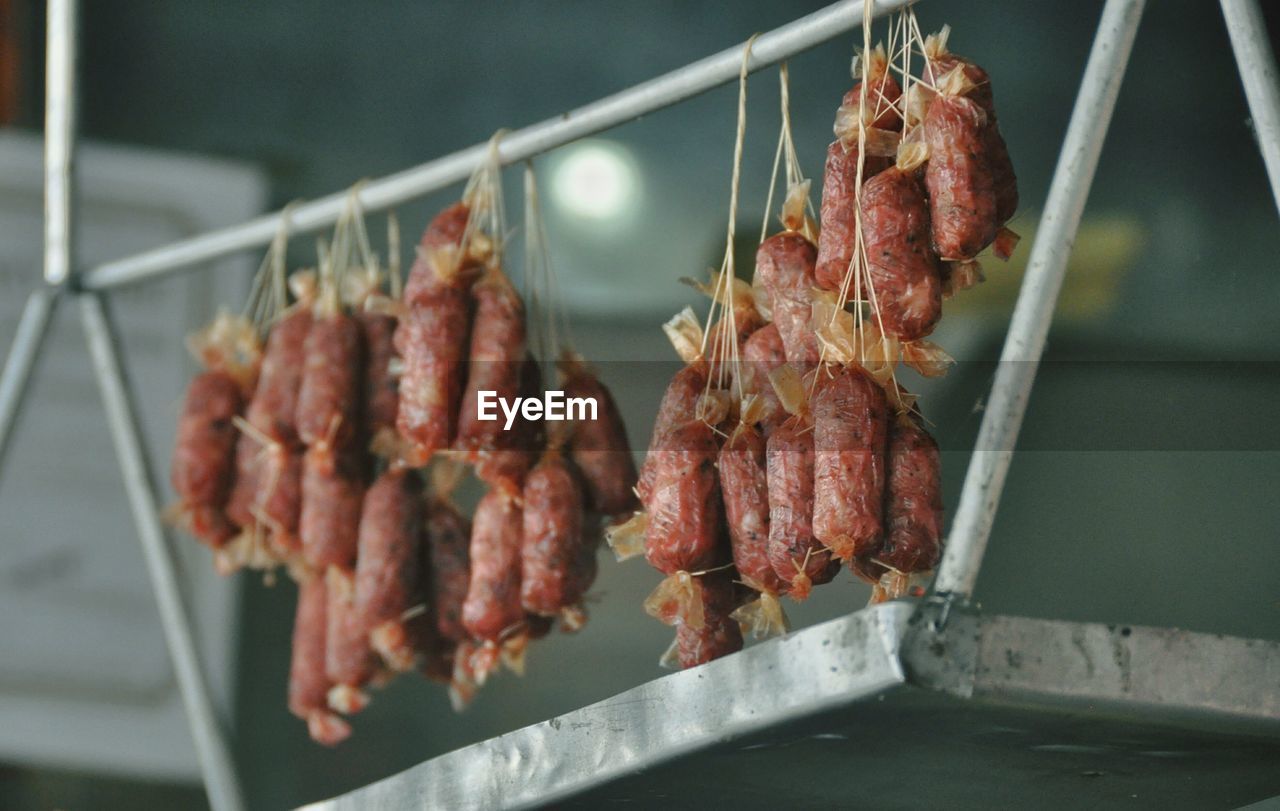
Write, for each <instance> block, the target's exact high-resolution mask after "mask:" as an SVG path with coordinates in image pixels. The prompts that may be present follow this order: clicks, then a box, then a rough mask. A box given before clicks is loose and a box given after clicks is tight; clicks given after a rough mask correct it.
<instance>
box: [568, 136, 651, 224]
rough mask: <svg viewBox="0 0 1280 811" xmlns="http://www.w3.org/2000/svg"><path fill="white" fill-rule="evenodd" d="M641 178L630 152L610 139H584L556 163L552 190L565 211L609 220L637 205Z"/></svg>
mask: <svg viewBox="0 0 1280 811" xmlns="http://www.w3.org/2000/svg"><path fill="white" fill-rule="evenodd" d="M638 185H639V178H638V174H637V172H636V169H635V162H634V160H633V158H632V156H631V153H630V152H629V151H628V150H627V149H626V148H625V147H623V146H621V145H619V144H616V143H613V142H610V141H584V142H581V143H579V144H576V145H575V146H573V147H571V148H570V149H568V150H566V154H565V155H564V157H562V158H561V159H560V161H559V162H558V163H557V164H556V166H555V169H554V174H553V176H552V179H551V192H552V195H553V196H554V198H555V201H556V203H558V204H559V205H560V206H561V207H562V208H564V209H565V211H567V212H569V213H571V214H574V215H576V216H580V217H590V218H591V219H595V220H608V219H614V218H617V217H619V216H620V215H621V214H623V213H625V212H626V211H628V210H629V209H630V208H631V207H633V206H634V205H635V202H636V198H637V196H638Z"/></svg>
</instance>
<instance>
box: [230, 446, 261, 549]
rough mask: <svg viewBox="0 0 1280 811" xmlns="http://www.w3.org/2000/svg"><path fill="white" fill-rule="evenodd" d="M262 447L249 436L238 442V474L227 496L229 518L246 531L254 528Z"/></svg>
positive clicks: (236, 461) (236, 462)
mask: <svg viewBox="0 0 1280 811" xmlns="http://www.w3.org/2000/svg"><path fill="white" fill-rule="evenodd" d="M263 457H264V453H263V451H262V446H261V445H259V444H258V441H257V440H256V439H254V438H253V437H252V436H250V435H249V434H244V433H242V434H240V437H239V438H238V439H237V440H236V460H235V464H236V474H235V479H234V481H233V482H232V484H231V494H230V495H229V496H227V518H229V519H231V523H233V524H235V525H236V526H238V527H240V528H242V529H245V528H248V527H251V526H253V523H254V520H255V517H254V514H253V510H254V506H255V505H256V504H257V501H258V478H259V476H260V475H261V473H260V471H261V469H262V465H263Z"/></svg>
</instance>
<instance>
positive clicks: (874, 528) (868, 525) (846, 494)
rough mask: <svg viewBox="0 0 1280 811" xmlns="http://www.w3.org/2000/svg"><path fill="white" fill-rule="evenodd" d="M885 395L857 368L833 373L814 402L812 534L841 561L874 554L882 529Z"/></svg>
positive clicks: (887, 416)
mask: <svg viewBox="0 0 1280 811" xmlns="http://www.w3.org/2000/svg"><path fill="white" fill-rule="evenodd" d="M888 419H889V406H888V400H887V398H886V397H885V393H884V389H882V388H881V387H880V386H879V385H877V384H876V382H875V381H874V380H873V379H872V378H871V376H870V375H868V374H867V373H866V372H864V371H863V370H862V368H861V367H859V366H856V365H851V366H846V367H843V368H838V369H834V370H832V372H831V375H830V376H829V377H825V378H823V379H821V383H820V385H819V386H818V389H817V391H816V392H815V394H814V398H813V420H814V430H813V441H814V456H813V465H814V476H813V534H814V536H815V537H816V538H817V539H818V540H819V541H820V542H822V543H823V544H825V545H826V546H827V547H828V548H829V549H830V550H831V551H832V553H833V554H834V555H835V556H836V557H837V558H840V559H841V560H843V561H850V560H852V559H853V558H855V557H858V556H860V555H864V554H866V553H868V552H871V551H874V550H875V549H876V548H877V547H878V546H879V544H880V541H881V538H882V531H883V529H884V524H883V520H882V518H883V517H882V503H883V498H884V486H885V443H886V436H887V434H888V426H889V422H888Z"/></svg>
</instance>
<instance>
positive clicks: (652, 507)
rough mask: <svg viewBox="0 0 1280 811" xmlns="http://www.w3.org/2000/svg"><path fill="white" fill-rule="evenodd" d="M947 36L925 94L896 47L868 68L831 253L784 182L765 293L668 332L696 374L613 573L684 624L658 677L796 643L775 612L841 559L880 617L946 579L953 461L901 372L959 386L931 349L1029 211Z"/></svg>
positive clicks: (848, 125)
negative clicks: (637, 571)
mask: <svg viewBox="0 0 1280 811" xmlns="http://www.w3.org/2000/svg"><path fill="white" fill-rule="evenodd" d="M904 19H905V18H904ZM947 36H948V32H947V30H946V29H944V30H943V32H942V33H941V34H939V35H935V36H933V37H930V38H929V39H928V41H927V45H926V47H924V50H925V52H926V54H927V56H928V61H927V64H926V66H925V69H924V76H923V77H921V78H916V77H912V76H909V75H908V74H906V72H905V71H903V70H898V74H897V75H896V76H895V72H894V70H895V68H894V66H891V65H890V64H889V60H888V58H887V57H886V55H885V53H884V51H883V49H876V50H874V51H870V52H868V53H867V54H865V55H864V57H863V58H862V59H861V60H860V62H859V65H860V71H859V72H860V74H861V75H860V77H859V79H860V80H859V82H858V83H857V84H856V85H855V86H854V88H853V89H852V90H850V91H849V92H848V93H847V94H846V95H845V97H844V99H843V104H842V106H841V108H840V111H839V114H838V115H837V121H836V132H837V135H838V136H840V137H839V138H838V140H837V141H835V142H834V143H832V144H831V145H830V147H829V148H828V150H827V163H826V167H825V179H824V187H823V195H822V205H821V230H820V232H819V233H818V234H817V237H816V240H815V239H814V232H815V230H816V229H815V228H814V227H813V224H812V223H811V222H810V221H808V219H807V218H806V217H805V216H804V211H805V209H806V205H805V204H804V202H803V198H804V197H805V196H806V195H807V188H808V186H807V181H804V182H798V181H799V175H798V172H796V173H793V172H792V171H791V170H790V167H789V172H788V174H789V177H791V179H792V189H791V191H790V192H789V194H788V201H787V204H786V205H785V206H784V208H783V224H784V229H783V231H782V232H780V233H777V234H775V235H773V236H771V237H769V238H768V239H765V240H764V241H763V242H762V244H761V245H760V248H759V250H758V252H757V254H756V270H755V280H754V284H753V285H752V286H751V288H750V289H749V290H746V291H742V290H741V289H740V288H744V287H745V285H742V284H741V283H740V282H734V283H732V284H727V283H721V284H720V285H718V286H717V290H718V291H724V297H723V298H716V299H714V300H713V312H714V311H715V308H716V306H717V305H719V306H720V308H721V311H722V312H723V313H724V314H723V315H722V317H721V318H720V320H719V321H718V322H716V323H715V324H714V325H713V326H711V327H710V328H709V329H710V330H712V331H713V332H712V334H710V335H707V336H705V338H704V336H703V335H702V334H701V332H700V330H699V327H698V323H697V320H696V318H694V317H693V316H692V313H686V314H682V315H681V316H678V317H677V318H676V319H673V321H672V322H670V323H669V324H668V325H667V328H666V329H667V332H668V335H669V336H670V337H671V338H672V342H673V344H674V345H675V346H676V349H677V352H678V353H679V354H680V355H681V356H682V358H683V359H684V360H685V362H686V365H685V366H684V368H682V369H681V370H680V371H679V372H678V373H677V374H676V375H675V377H674V378H673V379H672V381H671V383H670V385H669V386H668V387H667V391H666V394H665V395H664V396H663V399H662V402H661V404H660V405H659V408H658V413H657V419H656V424H655V427H654V433H653V436H652V438H651V441H650V444H649V452H648V456H647V457H646V460H645V464H644V467H643V468H642V471H641V475H640V482H639V487H638V492H639V495H640V499H641V507H642V511H640V512H637V513H636V514H635V515H634V516H633V517H632V518H631V519H630V520H628V521H626V522H625V523H622V524H619V525H615V526H614V527H612V528H611V529H610V531H609V539H610V543H611V545H612V546H613V547H614V550H615V552H616V553H617V554H618V555H619V557H620V558H625V557H629V556H632V555H637V554H639V553H640V551H641V550H643V552H644V554H645V557H646V558H647V559H648V561H649V563H650V564H651V565H653V566H654V567H655V568H657V569H658V570H659V571H660V572H661V573H662V574H663V575H664V576H665V579H664V580H663V582H662V583H661V584H660V585H659V586H658V587H657V589H655V591H654V592H653V594H652V595H651V596H650V598H649V600H648V601H647V602H646V610H647V611H648V612H649V613H650V614H652V615H654V616H655V617H657V618H658V619H660V620H662V621H663V622H666V623H668V624H672V625H674V626H675V627H676V634H677V640H676V643H675V644H674V645H673V647H672V650H671V651H669V653H668V656H666V657H664V662H667V663H671V664H678V665H680V666H682V667H689V666H693V665H696V664H701V663H702V662H704V661H707V660H709V659H711V658H715V657H716V656H722V655H725V654H727V653H731V652H733V651H735V650H737V649H738V648H740V647H741V646H742V640H743V636H742V633H743V632H747V633H750V634H753V635H755V636H767V635H771V634H776V633H780V632H784V631H785V630H786V627H787V626H786V619H785V617H784V616H783V613H782V607H781V603H780V598H781V597H783V596H786V597H789V598H790V599H792V600H797V601H800V600H804V599H806V598H807V597H808V596H809V594H810V592H811V590H812V588H813V587H814V586H817V585H821V584H824V583H827V582H830V581H831V580H832V579H833V578H834V577H835V575H836V574H837V572H838V571H839V568H840V565H841V564H842V563H843V564H844V565H846V566H847V567H848V568H849V569H850V570H852V571H853V572H854V574H855V575H856V576H858V577H860V578H862V579H864V580H866V581H868V582H870V583H872V584H874V589H873V596H872V599H873V601H880V600H884V599H891V598H895V597H899V596H902V595H904V594H907V593H909V592H910V591H911V590H912V589H913V587H914V586H915V585H916V583H917V581H919V580H920V578H921V577H923V576H924V575H926V574H927V573H928V572H929V571H930V570H931V569H932V568H933V566H934V565H935V564H936V563H937V560H938V558H939V555H940V553H941V546H942V498H941V470H940V457H939V453H938V447H937V444H936V443H935V442H934V440H933V438H932V437H931V436H930V435H929V433H928V431H927V430H926V428H925V426H924V421H923V419H922V417H921V416H920V414H919V411H918V409H917V407H916V402H915V398H914V396H912V395H911V394H910V393H909V392H907V391H906V390H905V389H904V388H902V387H901V386H900V385H899V384H898V382H897V375H896V369H897V364H898V363H899V362H904V363H906V364H907V365H908V366H910V367H912V368H914V369H915V370H916V371H918V372H920V373H922V374H925V375H929V376H932V375H937V374H941V373H942V372H943V371H945V368H946V366H947V364H948V363H949V362H950V358H949V357H948V356H947V355H946V353H945V352H943V351H942V350H941V349H940V348H939V347H937V346H936V345H934V344H932V343H931V342H929V341H928V340H926V336H928V335H929V334H930V333H931V332H932V331H933V329H934V327H935V325H936V324H937V323H938V321H939V319H940V318H941V315H942V300H943V298H944V294H949V293H950V292H951V291H952V290H954V289H959V288H963V287H966V286H968V285H969V284H971V283H973V282H975V281H976V280H977V279H978V277H979V271H978V266H977V263H976V260H975V257H976V256H977V254H978V253H979V252H980V251H982V250H984V249H985V248H986V247H988V246H989V245H992V244H993V243H994V246H995V252H996V254H997V256H999V257H1001V258H1007V256H1008V254H1009V252H1010V251H1011V250H1012V247H1013V245H1014V244H1015V242H1016V235H1013V234H1012V232H1010V231H1008V229H1006V228H1005V227H1004V223H1005V222H1006V221H1007V219H1008V218H1009V217H1010V216H1011V215H1012V213H1013V211H1014V209H1015V208H1016V205H1017V186H1016V180H1015V179H1014V175H1013V170H1012V166H1011V164H1010V163H1009V157H1008V151H1007V149H1006V148H1005V145H1004V141H1003V138H1002V137H1001V136H1000V133H999V130H998V128H997V126H996V124H995V111H994V106H993V102H992V96H991V89H990V81H989V79H988V77H987V75H986V73H985V72H984V71H982V69H981V68H979V67H978V66H977V65H975V64H974V63H972V62H970V61H968V60H966V59H963V58H961V57H958V56H955V55H954V54H951V53H950V52H949V51H948V50H947V47H946V42H947ZM783 78H784V99H785V74H784V77H783ZM903 86H906V87H908V88H909V89H908V92H907V93H905V94H904V92H903V89H902V88H903ZM784 104H785V102H784ZM784 120H785V115H784ZM784 127H785V125H784ZM784 132H785V136H787V137H789V131H784ZM788 145H789V140H788ZM780 150H781V147H780ZM895 155H896V161H895V160H894V156H895ZM789 162H790V158H789ZM815 241H816V244H815ZM722 273H723V272H722ZM725 278H728V276H725ZM730 288H732V289H733V290H734V291H735V292H733V293H729V292H728V291H729V289H730ZM710 320H711V318H710V317H709V318H708V321H710ZM726 348H732V349H731V350H730V349H726ZM739 348H740V349H739ZM735 585H736V588H735Z"/></svg>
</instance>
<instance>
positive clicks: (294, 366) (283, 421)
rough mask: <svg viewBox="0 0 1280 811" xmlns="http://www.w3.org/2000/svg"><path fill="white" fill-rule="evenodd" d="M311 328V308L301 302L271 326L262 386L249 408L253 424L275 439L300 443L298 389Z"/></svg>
mask: <svg viewBox="0 0 1280 811" xmlns="http://www.w3.org/2000/svg"><path fill="white" fill-rule="evenodd" d="M310 331H311V311H310V310H309V309H308V308H306V307H304V306H302V305H299V306H298V307H297V309H294V310H292V311H291V312H289V313H288V314H286V315H285V316H284V317H283V318H281V319H280V320H279V321H277V322H276V323H275V325H274V326H273V327H272V328H271V335H270V337H268V338H267V349H266V352H265V353H264V354H263V356H262V370H261V371H260V372H259V373H258V387H257V388H256V389H254V392H253V399H252V400H251V401H250V402H249V408H248V410H247V411H246V412H245V418H246V419H247V420H248V421H249V424H250V425H252V426H253V427H254V428H257V429H258V430H259V431H261V432H262V433H264V434H265V435H266V436H268V437H270V438H271V439H272V440H273V441H275V442H280V443H282V444H284V445H288V446H294V445H296V444H297V443H298V430H297V423H296V421H295V420H296V416H297V413H298V391H299V389H300V388H301V387H302V371H303V368H304V367H305V353H304V351H303V345H304V344H305V343H306V340H307V333H309V332H310Z"/></svg>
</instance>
